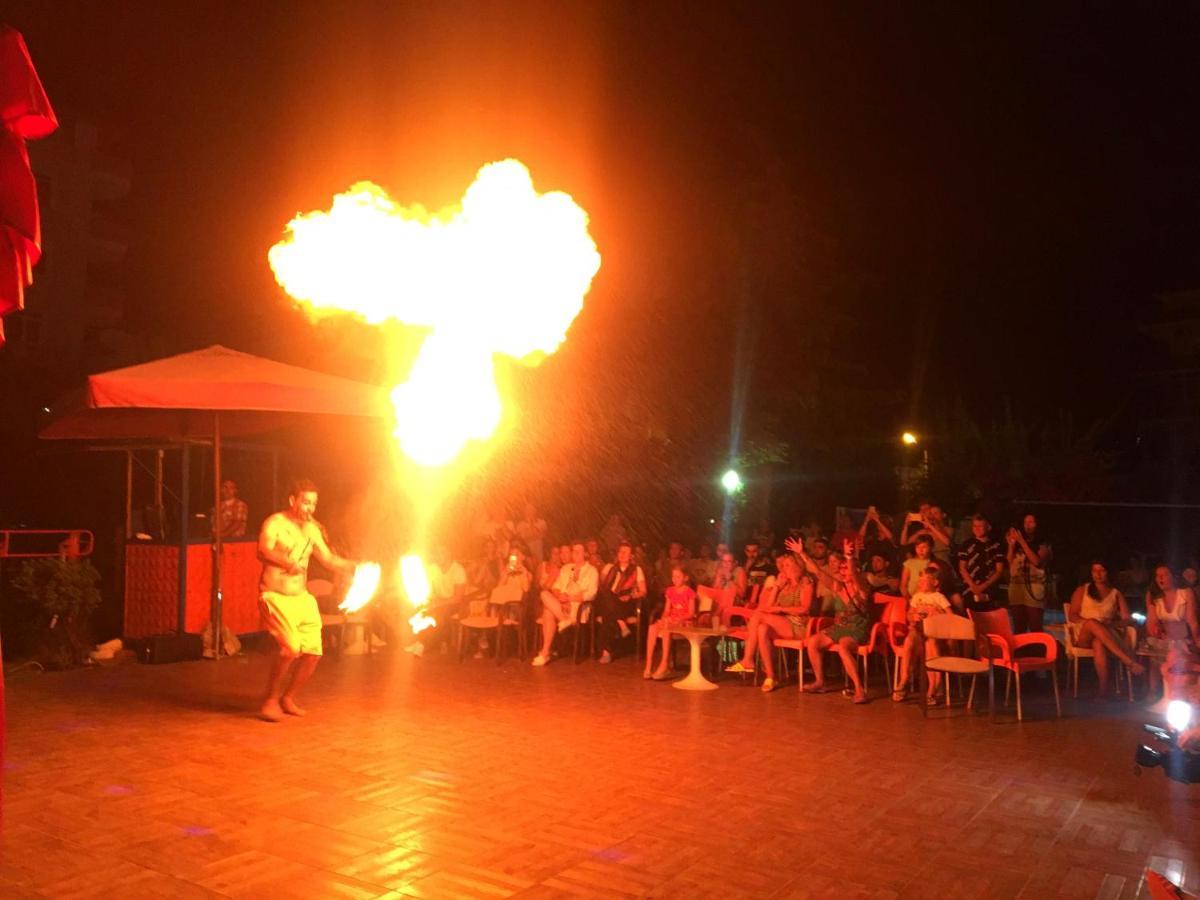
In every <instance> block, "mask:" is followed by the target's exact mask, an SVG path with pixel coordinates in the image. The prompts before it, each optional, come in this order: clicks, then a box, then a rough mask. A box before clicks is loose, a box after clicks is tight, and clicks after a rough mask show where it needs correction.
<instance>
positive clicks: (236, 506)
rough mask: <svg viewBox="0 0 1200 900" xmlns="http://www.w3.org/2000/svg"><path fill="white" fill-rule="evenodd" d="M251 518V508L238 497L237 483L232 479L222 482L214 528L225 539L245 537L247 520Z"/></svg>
mask: <svg viewBox="0 0 1200 900" xmlns="http://www.w3.org/2000/svg"><path fill="white" fill-rule="evenodd" d="M249 517H250V507H249V506H248V505H247V504H246V501H245V500H243V499H241V498H240V497H238V486H237V482H236V481H234V480H233V479H232V478H228V479H226V480H225V481H222V482H221V503H220V505H219V506H218V507H217V509H216V510H214V512H213V519H212V523H213V528H214V529H215V530H216V531H217V532H219V533H220V535H221V537H223V538H240V537H245V536H246V520H247V519H248V518H249Z"/></svg>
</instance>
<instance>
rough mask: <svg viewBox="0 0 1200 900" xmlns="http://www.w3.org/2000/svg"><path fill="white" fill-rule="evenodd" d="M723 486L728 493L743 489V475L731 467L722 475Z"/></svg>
mask: <svg viewBox="0 0 1200 900" xmlns="http://www.w3.org/2000/svg"><path fill="white" fill-rule="evenodd" d="M721 486H722V487H723V488H725V492H726V493H728V494H736V493H737V492H738V491H740V490H741V489H742V476H741V475H739V474H738V473H737V472H735V471H734V470H733V469H730V470H729V471H728V472H726V473H725V474H724V475H722V476H721Z"/></svg>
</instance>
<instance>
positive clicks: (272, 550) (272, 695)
mask: <svg viewBox="0 0 1200 900" xmlns="http://www.w3.org/2000/svg"><path fill="white" fill-rule="evenodd" d="M316 511H317V486H316V485H315V484H313V483H312V482H311V481H309V480H308V479H306V478H302V479H300V480H298V481H297V482H296V483H295V484H293V485H292V490H291V494H290V496H289V497H288V508H287V509H285V510H283V511H282V512H277V513H273V514H272V515H270V516H268V517H267V519H266V521H265V522H263V524H262V530H261V531H260V532H259V535H258V558H259V559H260V560H261V561H262V564H263V568H262V578H261V580H260V582H259V587H260V589H261V590H262V594H261V595H260V598H259V608H260V610H261V611H262V616H263V621H264V623H265V625H266V628H267V630H268V631H269V632H271V636H272V637H274V638H275V640H276V641H277V642H278V643H279V656H278V657H277V658H276V659H275V662H274V663H273V664H272V666H271V677H270V679H269V680H268V681H267V698H266V700H265V701H263V705H262V710H261V716H262V718H263V719H266V720H267V721H268V722H278V721H280V720H281V719H282V718H283V715H284V713H287V714H288V715H291V716H302V715H304V710H303V708H301V707H300V706H299V705H297V703H296V693H297V691H299V690H300V688H301V687H303V686H304V683H305V682H306V681H308V679H309V678H311V677H312V673H313V671H314V670H315V669H316V668H317V663H318V662H319V661H320V659H321V611H320V609H319V608H318V607H317V600H316V598H315V597H313V595H312V594H310V593H309V591H308V561H309V560H310V559H311V558H312V556H313V555H314V554H315V555H316V557H317V559H318V561H320V563H321V564H322V565H323V566H325V567H326V568H328V569H334V570H339V571H343V572H351V573H352V572H353V571H354V565H355V564H354V563H353V562H351V561H350V560H348V559H343V558H342V557H340V556H338V555H337V554H336V553H334V552H333V551H332V550H330V549H329V545H328V544H327V543H326V542H325V534H324V530H323V529H322V527H321V525H320V524H319V523H318V522H317V520H316V519H314V518H313V514H314V513H315V512H316ZM289 670H290V671H291V680H290V681H288V672H289ZM285 683H286V685H287V687H286V688H285V687H284V685H285Z"/></svg>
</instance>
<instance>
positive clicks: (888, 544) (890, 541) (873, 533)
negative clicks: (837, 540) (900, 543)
mask: <svg viewBox="0 0 1200 900" xmlns="http://www.w3.org/2000/svg"><path fill="white" fill-rule="evenodd" d="M890 518H891V517H890V516H888V517H887V518H886V519H885V518H883V517H881V516H880V515H879V510H877V509H876V508H875V507H874V506H868V507H867V515H866V517H865V518H863V523H862V527H860V528H859V529H858V546H859V547H860V548H861V549H862V550H863V551H864V552H865V553H866V554H867V556H868V558H869V557H870V556H872V555H874V554H875V553H883V554H884V556H885V557H887V558H888V559H889V560H894V559H895V558H896V537H895V535H894V534H892V529H891V526H890V525H889V524H888V523H887V519H890Z"/></svg>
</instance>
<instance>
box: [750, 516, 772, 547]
mask: <svg viewBox="0 0 1200 900" xmlns="http://www.w3.org/2000/svg"><path fill="white" fill-rule="evenodd" d="M754 541H755V543H757V544H758V547H759V549H760V550H761V551H762V552H763V553H764V554H766V555H767V556H770V554H771V551H772V550H774V549H775V532H774V531H772V530H771V523H770V522H768V521H767V520H766V519H759V520H758V527H757V528H755V529H754Z"/></svg>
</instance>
